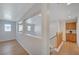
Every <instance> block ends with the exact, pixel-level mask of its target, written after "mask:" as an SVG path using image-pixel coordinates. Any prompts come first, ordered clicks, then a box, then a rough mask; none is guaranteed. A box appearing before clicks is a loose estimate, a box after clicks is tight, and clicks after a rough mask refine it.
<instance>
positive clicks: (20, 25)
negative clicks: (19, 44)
mask: <svg viewBox="0 0 79 59" xmlns="http://www.w3.org/2000/svg"><path fill="white" fill-rule="evenodd" d="M21 31H23V25H22V24H19V32H21Z"/></svg>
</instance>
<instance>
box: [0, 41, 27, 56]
mask: <svg viewBox="0 0 79 59" xmlns="http://www.w3.org/2000/svg"><path fill="white" fill-rule="evenodd" d="M0 55H28V53H27V52H26V51H25V50H24V49H23V48H22V47H21V46H20V44H19V43H18V42H17V41H16V40H11V41H5V42H0Z"/></svg>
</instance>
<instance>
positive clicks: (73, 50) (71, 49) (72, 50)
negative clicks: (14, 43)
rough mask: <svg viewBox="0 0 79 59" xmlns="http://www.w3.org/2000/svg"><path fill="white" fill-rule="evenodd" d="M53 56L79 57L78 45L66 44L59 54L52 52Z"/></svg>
mask: <svg viewBox="0 0 79 59" xmlns="http://www.w3.org/2000/svg"><path fill="white" fill-rule="evenodd" d="M51 55H79V47H78V46H77V44H76V43H72V42H65V43H64V45H63V47H62V48H61V50H60V51H59V52H56V51H51Z"/></svg>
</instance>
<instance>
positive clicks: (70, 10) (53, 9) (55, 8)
mask: <svg viewBox="0 0 79 59" xmlns="http://www.w3.org/2000/svg"><path fill="white" fill-rule="evenodd" d="M48 9H49V12H50V13H49V14H50V18H51V21H52V20H57V21H58V20H69V17H70V18H71V19H73V18H75V17H79V3H72V4H70V5H67V4H66V3H58V4H55V3H54V4H49V5H48Z"/></svg>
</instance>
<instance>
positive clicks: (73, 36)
mask: <svg viewBox="0 0 79 59" xmlns="http://www.w3.org/2000/svg"><path fill="white" fill-rule="evenodd" d="M66 39H67V41H69V42H76V34H75V33H67V34H66Z"/></svg>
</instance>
